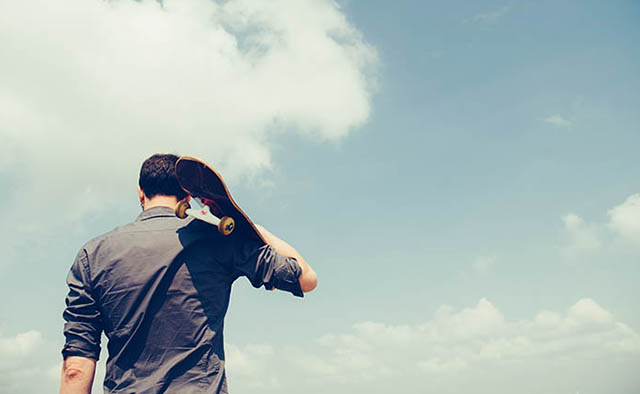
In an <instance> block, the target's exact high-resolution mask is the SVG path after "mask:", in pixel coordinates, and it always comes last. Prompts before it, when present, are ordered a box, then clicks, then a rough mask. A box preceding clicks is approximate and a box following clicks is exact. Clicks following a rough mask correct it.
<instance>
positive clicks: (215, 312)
mask: <svg viewBox="0 0 640 394" xmlns="http://www.w3.org/2000/svg"><path fill="white" fill-rule="evenodd" d="M300 274H301V268H300V266H299V265H298V263H297V262H296V260H295V259H294V258H288V257H285V256H283V255H280V254H278V253H276V252H275V251H274V250H273V248H271V247H270V246H265V245H260V244H259V243H257V242H256V241H251V240H247V239H243V238H241V237H234V236H233V234H232V235H230V236H227V237H225V236H222V235H220V234H219V233H218V232H217V231H216V229H215V228H214V227H213V226H210V225H208V224H206V223H203V222H201V221H199V220H181V219H178V218H176V217H175V216H174V214H173V210H172V209H171V208H168V207H155V208H150V209H148V210H146V211H144V212H143V213H142V214H140V216H138V218H137V219H136V220H135V221H134V222H133V223H130V224H127V225H125V226H122V227H118V228H116V229H115V230H113V231H111V232H110V233H107V234H105V235H102V236H100V237H98V238H96V239H94V240H92V241H90V242H88V243H87V244H86V245H84V246H83V247H82V248H81V249H80V251H79V253H78V256H77V257H76V260H75V261H74V263H73V265H72V267H71V270H70V272H69V275H68V277H67V283H68V285H69V294H68V295H67V299H66V304H67V308H66V309H65V311H64V314H63V317H64V319H65V321H66V323H65V325H64V335H65V337H66V343H65V345H64V348H63V349H62V354H63V356H64V357H67V356H82V357H88V358H93V359H96V360H97V359H98V357H99V355H100V335H101V333H102V332H103V331H104V333H105V334H106V336H107V338H108V339H109V341H108V350H109V358H108V360H107V371H106V376H105V381H104V387H105V391H106V392H108V393H139V394H141V393H165V392H167V393H226V392H227V384H226V378H225V372H224V349H223V334H222V332H223V323H224V316H225V314H226V312H227V307H228V306H229V296H230V293H231V285H232V283H233V282H234V281H235V280H236V279H237V278H238V277H240V276H246V277H247V278H248V279H249V280H250V281H251V284H252V285H253V286H254V287H256V288H257V287H260V286H263V285H264V286H265V287H266V288H272V287H275V288H278V289H281V290H285V291H288V292H291V293H293V294H294V295H296V296H299V297H302V296H303V294H302V291H301V289H300V284H299V282H298V278H299V276H300Z"/></svg>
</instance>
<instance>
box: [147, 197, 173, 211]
mask: <svg viewBox="0 0 640 394" xmlns="http://www.w3.org/2000/svg"><path fill="white" fill-rule="evenodd" d="M177 203H178V198H177V197H175V196H162V195H157V196H153V197H151V198H150V199H147V198H145V199H144V210H145V211H146V210H147V209H150V208H154V207H169V208H171V209H173V208H174V207H175V206H176V204H177Z"/></svg>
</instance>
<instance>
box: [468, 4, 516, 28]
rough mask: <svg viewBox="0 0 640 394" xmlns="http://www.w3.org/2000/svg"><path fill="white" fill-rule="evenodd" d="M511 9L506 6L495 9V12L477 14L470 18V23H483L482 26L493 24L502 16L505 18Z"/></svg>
mask: <svg viewBox="0 0 640 394" xmlns="http://www.w3.org/2000/svg"><path fill="white" fill-rule="evenodd" d="M510 9H511V6H510V5H506V6H504V7H501V8H498V9H495V10H491V11H487V12H482V13H478V14H475V15H473V16H472V17H471V18H470V21H471V22H475V23H483V24H489V25H492V24H495V23H497V22H498V21H499V20H500V18H502V17H503V16H505V15H506V14H507V13H508V12H509V10H510Z"/></svg>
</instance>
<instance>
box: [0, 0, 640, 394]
mask: <svg viewBox="0 0 640 394" xmlns="http://www.w3.org/2000/svg"><path fill="white" fill-rule="evenodd" d="M26 3H28V4H26ZM89 3H90V4H89V5H85V6H79V3H78V4H75V7H76V8H75V9H76V11H75V13H72V12H69V10H68V9H67V10H65V9H64V7H62V8H60V9H56V10H49V9H46V7H43V3H41V2H38V1H30V2H25V5H16V4H10V3H7V4H2V5H1V6H0V7H1V9H2V10H4V12H0V15H1V14H4V15H7V16H6V17H5V18H2V17H0V22H2V23H0V26H2V34H0V37H3V38H0V43H2V44H4V45H0V53H1V54H2V55H1V56H3V57H5V58H6V59H9V60H10V61H8V62H5V63H4V65H0V70H2V71H3V72H2V73H1V74H2V75H4V77H0V78H1V79H0V81H2V82H0V103H2V104H3V107H4V110H3V112H0V137H1V138H2V141H3V144H2V145H3V147H2V148H0V149H2V154H3V159H2V160H0V181H1V182H2V185H3V190H5V191H6V192H5V197H6V200H5V201H6V203H5V206H4V207H3V208H2V209H3V211H2V213H3V215H4V217H5V218H6V220H5V221H3V224H2V228H1V230H2V232H1V233H0V234H1V235H2V236H3V238H4V240H5V241H3V245H2V249H0V252H1V253H3V258H2V261H3V262H2V263H1V264H0V276H1V277H2V281H3V284H4V285H3V286H2V288H1V289H0V295H1V296H2V297H3V299H5V300H6V301H5V303H2V304H1V305H2V306H1V307H0V316H2V319H0V383H2V384H0V386H3V387H8V389H7V390H8V392H41V391H42V390H54V388H50V387H55V386H56V385H57V382H56V380H55V368H56V367H57V363H58V362H59V358H60V356H59V348H60V346H61V341H62V335H61V330H62V319H61V312H62V308H63V307H64V304H63V300H64V295H65V291H66V290H65V284H64V278H65V275H66V272H67V270H68V267H69V265H70V264H71V261H72V259H73V256H75V253H76V251H77V249H78V248H79V247H80V246H81V245H82V244H83V243H84V242H85V241H86V240H88V239H90V238H92V237H94V236H96V235H98V234H101V233H104V232H106V231H109V230H110V229H112V228H113V227H115V226H117V225H119V224H122V223H124V222H127V221H129V220H132V219H133V218H134V217H135V216H136V215H137V214H138V211H139V206H138V204H137V202H136V194H135V181H136V178H135V176H136V174H137V172H138V169H139V165H140V162H141V161H142V160H143V159H144V158H145V157H147V156H149V155H150V154H152V153H154V152H155V151H172V152H176V153H181V154H194V155H198V156H201V157H203V158H204V159H206V160H209V161H210V162H212V163H213V164H214V165H216V166H218V167H220V168H221V169H222V171H223V174H224V175H225V177H227V179H228V180H229V181H230V183H231V185H232V191H233V194H234V196H235V197H236V199H237V200H238V202H239V203H240V204H241V205H242V206H243V207H244V208H245V210H246V211H247V212H248V213H249V214H250V215H251V217H252V218H254V220H255V221H256V222H258V223H261V224H263V225H264V226H266V227H267V228H269V229H270V230H271V231H272V232H274V233H275V234H278V235H280V236H281V237H282V238H284V239H286V240H288V241H290V243H292V244H293V245H295V246H296V247H297V248H298V249H299V251H300V252H301V253H302V254H303V255H304V256H305V257H306V258H307V260H308V261H309V263H310V264H311V265H312V266H313V267H314V269H316V271H317V272H318V275H319V279H320V284H319V287H318V289H317V290H316V291H315V292H314V293H311V294H309V295H308V296H307V297H306V298H305V299H304V300H303V301H300V300H297V299H294V298H293V297H290V296H288V295H286V294H273V293H267V292H264V291H262V290H260V291H256V290H254V289H252V288H251V287H250V285H249V284H248V283H245V282H243V281H239V282H238V283H237V284H236V285H235V287H234V293H233V296H232V304H231V309H230V312H229V314H228V317H227V321H226V331H225V336H226V341H227V344H228V346H227V352H228V355H227V356H228V366H229V376H230V388H231V389H232V390H234V391H238V392H241V391H242V392H258V391H260V392H263V391H265V392H271V391H273V392H292V393H293V392H298V391H299V387H300V385H301V384H304V385H305V387H306V388H307V391H308V392H309V393H321V392H325V390H326V388H327V387H331V390H332V392H345V393H347V392H349V393H352V392H382V391H384V390H388V389H391V388H393V389H394V390H396V391H402V392H416V391H420V392H439V393H442V392H450V393H467V392H481V393H484V392H487V393H488V392H491V393H496V392H498V393H502V392H504V393H511V392H514V391H522V387H523V386H524V387H526V388H528V389H529V390H531V392H549V393H575V392H579V393H610V392H619V393H637V392H638V387H640V380H638V377H637V374H636V373H635V371H634V368H633V366H634V365H635V366H637V365H638V362H640V336H639V334H638V333H639V332H640V314H639V313H638V308H637V305H638V304H639V303H640V292H639V291H638V290H637V285H636V284H637V283H638V281H639V280H640V265H639V264H640V196H638V193H640V186H639V183H638V182H639V181H638V180H639V179H640V178H639V177H638V173H639V170H640V165H639V163H638V154H637V149H638V146H640V115H638V111H637V108H639V107H640V73H639V72H638V70H640V51H639V50H638V46H637V42H638V40H639V39H640V30H639V29H638V24H637V20H638V17H639V16H640V7H638V5H637V4H635V3H634V2H624V1H621V2H615V3H611V2H606V3H605V2H572V1H566V2H550V1H539V2H530V1H521V2H516V1H513V2H482V3H479V2H455V3H452V2H447V3H444V2H408V1H403V2H395V3H394V4H393V6H391V5H390V4H389V3H388V2H382V1H366V2H365V1H356V0H350V1H343V2H340V3H339V7H336V6H335V5H334V4H333V3H331V2H293V3H287V2H286V1H282V2H273V3H272V4H270V5H257V3H252V2H247V1H230V2H228V3H225V4H226V5H219V6H213V5H212V4H213V3H208V2H207V1H194V2H187V3H186V4H189V5H184V6H180V5H179V4H178V2H166V3H165V5H166V7H165V9H164V10H161V9H160V8H159V7H158V6H157V5H156V4H155V3H154V2H142V3H140V4H138V5H136V3H129V2H127V1H122V2H116V3H114V6H113V7H111V8H109V7H104V6H101V5H100V2H94V3H96V4H97V5H96V4H91V2H89ZM29 6H32V7H31V8H29ZM33 7H35V8H33ZM34 10H35V11H34ZM11 18H13V19H11ZM78 20H83V21H85V24H83V23H80V22H78ZM38 21H40V22H42V21H49V22H47V23H44V24H38V23H36V22H38ZM86 21H89V22H92V23H89V22H86ZM55 22H57V23H55ZM65 26H66V27H65ZM69 26H70V27H69ZM193 26H195V27H193ZM47 37H48V38H47ZM18 48H19V49H21V50H18ZM216 56H218V57H216ZM69 59H71V60H69ZM256 322H258V323H259V325H258V328H256ZM36 349H37V350H36ZM103 352H106V350H104V351H103ZM103 358H106V355H103ZM9 360H12V362H9ZM15 360H17V362H16V361H15ZM594 369H595V370H597V373H594ZM39 376H42V377H43V378H42V379H33V377H39ZM29 390H31V391H29ZM525 392H526V390H525Z"/></svg>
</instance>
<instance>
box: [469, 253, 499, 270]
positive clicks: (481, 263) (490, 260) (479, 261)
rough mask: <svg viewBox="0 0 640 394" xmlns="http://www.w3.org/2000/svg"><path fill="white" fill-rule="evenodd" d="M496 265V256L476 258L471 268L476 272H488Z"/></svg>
mask: <svg viewBox="0 0 640 394" xmlns="http://www.w3.org/2000/svg"><path fill="white" fill-rule="evenodd" d="M495 264H496V256H480V257H478V258H476V259H475V260H474V261H473V263H472V264H471V266H472V267H473V269H474V271H476V272H488V271H489V270H490V269H491V267H493V266H494V265H495Z"/></svg>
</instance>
